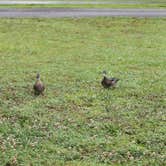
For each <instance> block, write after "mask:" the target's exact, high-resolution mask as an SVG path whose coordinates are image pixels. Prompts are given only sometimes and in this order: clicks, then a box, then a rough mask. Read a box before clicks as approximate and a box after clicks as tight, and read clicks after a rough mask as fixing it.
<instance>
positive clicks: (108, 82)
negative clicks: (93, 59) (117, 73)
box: [101, 71, 120, 88]
mask: <svg viewBox="0 0 166 166" xmlns="http://www.w3.org/2000/svg"><path fill="white" fill-rule="evenodd" d="M119 80H120V79H119V78H114V77H113V78H108V77H107V72H106V71H103V79H102V81H101V84H102V86H103V87H104V88H110V87H112V88H114V87H115V86H116V84H117V82H118V81H119Z"/></svg>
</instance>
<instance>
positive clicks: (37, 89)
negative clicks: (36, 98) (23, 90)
mask: <svg viewBox="0 0 166 166" xmlns="http://www.w3.org/2000/svg"><path fill="white" fill-rule="evenodd" d="M36 79H37V80H36V82H35V84H34V86H33V89H34V93H35V95H40V94H43V92H44V90H45V86H44V84H43V82H42V81H41V80H40V75H39V74H37V76H36Z"/></svg>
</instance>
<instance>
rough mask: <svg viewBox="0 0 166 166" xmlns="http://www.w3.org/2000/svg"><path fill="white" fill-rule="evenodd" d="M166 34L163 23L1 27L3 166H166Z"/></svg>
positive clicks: (0, 23)
mask: <svg viewBox="0 0 166 166" xmlns="http://www.w3.org/2000/svg"><path fill="white" fill-rule="evenodd" d="M165 27H166V19H165V18H163V19H157V18H153V19H147V18H144V19H143V18H142V19H137V18H84V19H81V18H80V19H67V18H66V19H1V20H0V165H1V166H5V165H12V166H15V165H18V166H21V165H22V166H53V165H56V166H58V165H68V166H88V165H89V166H96V165H131V166H133V165H151V166H152V165H157V166H159V165H164V164H165V163H166V155H165V154H166V148H165V145H166V126H165V121H166V31H165ZM103 70H107V71H108V72H109V74H110V76H115V77H118V78H120V81H119V83H118V86H117V88H116V89H113V90H111V89H110V90H107V89H103V88H102V86H101V84H100V81H101V79H102V75H101V72H102V71H103ZM37 72H40V74H41V79H42V81H43V82H44V83H45V86H46V91H45V95H44V96H39V97H35V96H34V94H33V89H32V87H33V84H34V81H35V77H36V73H37Z"/></svg>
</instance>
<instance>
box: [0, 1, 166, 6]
mask: <svg viewBox="0 0 166 166" xmlns="http://www.w3.org/2000/svg"><path fill="white" fill-rule="evenodd" d="M0 1H1V0H0ZM18 1H21V0H18ZM36 1H37V0H36ZM39 1H46V0H39ZM51 1H56V0H51ZM59 1H62V2H63V1H66V2H67V1H70V0H59ZM74 1H75V2H78V1H80V2H81V0H73V1H72V2H74ZM96 1H98V2H110V4H88V2H96ZM82 2H87V4H51V5H41V4H40V5H36V4H31V5H22V4H20V5H18V4H17V5H14V4H13V5H2V4H1V5H0V8H41V7H42V8H52V7H53V8H166V1H165V0H139V1H138V0H84V1H82Z"/></svg>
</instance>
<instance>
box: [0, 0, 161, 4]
mask: <svg viewBox="0 0 166 166" xmlns="http://www.w3.org/2000/svg"><path fill="white" fill-rule="evenodd" d="M155 3H162V2H157V0H156V2H140V1H132V0H127V1H123V0H121V1H116V0H114V1H111V2H110V1H103V0H102V1H78V0H77V1H64V0H63V1H60V0H59V1H47V0H45V1H40V0H37V1H35V0H21V1H20V0H17V1H16V0H5V1H4V0H0V4H1V5H13V4H15V5H16V4H24V5H28V4H41V5H42V4H43V5H44V4H50V5H51V4H155ZM163 3H164V2H163Z"/></svg>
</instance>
